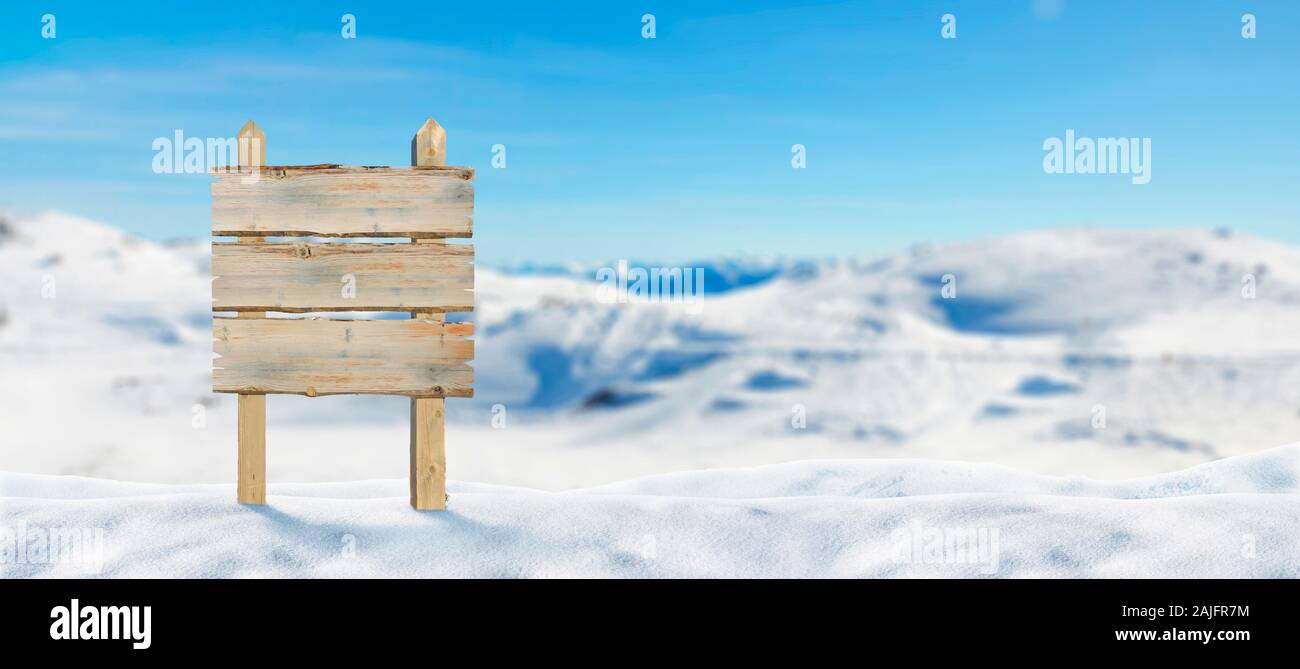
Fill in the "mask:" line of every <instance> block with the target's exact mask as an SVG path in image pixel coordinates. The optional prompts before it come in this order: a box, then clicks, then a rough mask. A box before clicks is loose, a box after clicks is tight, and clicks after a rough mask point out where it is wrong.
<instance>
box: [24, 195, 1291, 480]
mask: <svg viewBox="0 0 1300 669" xmlns="http://www.w3.org/2000/svg"><path fill="white" fill-rule="evenodd" d="M207 259H208V250H207V244H206V242H202V241H200V242H193V243H184V244H173V245H160V244H155V243H152V242H148V241H143V240H138V239H134V238H131V237H129V236H127V235H125V234H123V233H121V232H120V231H116V230H114V229H112V228H109V227H107V226H103V225H101V224H97V223H94V222H92V221H88V220H84V219H79V218H75V217H70V216H66V215H62V214H54V213H51V214H45V215H41V216H36V217H31V218H23V219H10V220H7V221H6V222H5V223H4V225H3V227H0V370H3V371H0V373H2V374H3V375H4V377H5V379H6V381H7V383H6V384H4V385H3V386H0V406H3V407H4V408H3V410H2V411H3V413H0V422H3V430H2V431H0V446H2V448H0V469H4V470H10V471H25V472H34V473H45V474H73V475H85V476H96V477H105V478H117V479H131V480H146V481H162V482H190V481H206V482H225V481H228V480H230V476H231V475H232V472H233V471H234V455H235V453H234V443H235V435H234V432H235V412H234V402H233V398H232V397H229V396H214V395H212V394H211V393H210V392H209V387H210V372H209V370H210V364H211V363H210V360H211V353H210V330H209V327H210V317H211V315H210V313H209V310H208V309H209V306H208V305H209V302H208V300H209V299H210V277H209V275H208V271H207ZM523 269H526V270H527V271H521V272H518V273H505V272H501V271H494V270H491V269H487V268H480V269H479V271H478V277H477V298H476V299H477V301H478V305H479V309H478V311H477V313H476V314H474V315H473V316H472V317H471V319H472V320H474V321H475V322H476V324H477V326H478V334H477V336H476V339H477V340H478V344H477V352H478V359H477V360H476V361H475V362H474V363H473V364H474V367H475V369H476V377H477V378H476V387H477V390H476V396H475V398H474V399H473V400H465V401H456V400H453V401H449V402H448V411H449V428H448V430H449V444H450V448H449V451H448V452H449V468H450V471H451V475H452V477H453V478H461V479H472V480H480V481H490V482H494V483H502V484H511V485H527V486H532V487H540V488H547V489H562V488H570V487H575V486H590V485H597V484H601V483H606V482H610V481H615V480H620V479H626V478H630V477H635V476H641V475H646V474H654V473H664V472H672V471H680V470H687V469H697V468H704V467H725V466H751V465H760V464H766V463H772V462H786V461H793V460H806V459H814V458H879V457H915V458H938V459H948V460H966V461H975V462H993V463H1000V464H1003V465H1009V466H1014V467H1017V468H1021V469H1025V470H1029V471H1036V472H1040V473H1049V474H1085V475H1090V476H1098V477H1127V476H1134V475H1141V474H1150V473H1155V472H1162V471H1172V470H1175V469H1179V468H1184V467H1188V466H1192V465H1194V464H1197V463H1201V462H1206V461H1209V460H1213V459H1216V458H1221V457H1226V456H1232V455H1237V454H1243V453H1249V452H1254V451H1257V450H1260V449H1263V448H1267V447H1270V446H1274V445H1277V444H1283V443H1290V442H1293V441H1296V440H1297V439H1300V340H1297V339H1296V337H1295V332H1297V331H1298V330H1300V250H1297V249H1294V248H1290V247H1287V246H1283V245H1280V244H1275V243H1272V242H1267V241H1263V240H1258V239H1252V238H1248V237H1242V236H1236V235H1232V234H1228V233H1224V232H1202V231H1168V232H1117V231H1100V230H1053V231H1045V232H1033V233H1026V234H1020V235H1014V236H1008V237H1002V238H993V239H986V240H978V241H972V242H966V243H961V244H953V245H948V246H935V247H928V246H920V247H916V248H913V249H909V250H907V251H905V252H902V253H899V254H894V255H890V256H885V257H881V258H871V259H846V260H838V261H819V262H793V261H779V260H772V261H723V262H717V263H711V264H709V265H708V266H707V268H706V269H707V275H708V276H710V277H714V278H712V279H710V281H711V282H712V284H710V281H706V300H705V302H704V305H703V308H702V310H701V311H700V313H696V314H692V313H689V312H688V311H687V310H686V309H684V308H683V305H681V304H640V305H635V304H606V303H602V302H600V301H598V300H597V299H596V292H595V285H594V284H593V283H592V282H591V281H589V280H588V279H587V277H588V276H589V272H590V271H591V268H566V269H563V270H562V271H551V270H545V269H544V268H523ZM1247 275H1249V278H1248V282H1249V283H1250V287H1251V288H1253V290H1254V291H1255V294H1254V295H1255V296H1254V299H1246V298H1244V297H1243V292H1242V291H1243V277H1247ZM953 279H955V285H956V294H955V297H954V299H945V297H944V296H943V294H942V293H941V288H942V287H943V286H944V284H945V281H946V280H947V281H948V282H949V283H951V280H953ZM710 285H712V286H713V289H712V290H711V289H710ZM51 286H53V289H54V290H53V292H52V293H51V292H50V287H51ZM494 407H495V409H494ZM502 409H504V414H502V413H501V412H502ZM502 415H504V418H505V420H504V424H503V423H502V422H500V421H499V420H498V421H497V422H495V423H494V421H493V419H494V417H499V416H502ZM406 416H407V406H406V403H405V401H404V400H402V399H401V398H384V397H360V398H358V397H338V398H316V399H308V398H301V397H282V396H275V397H273V398H271V400H270V403H269V425H268V433H269V462H268V466H269V478H270V480H271V481H272V482H274V481H277V480H279V481H304V480H306V481H311V480H339V479H355V478H387V477H390V476H393V475H394V474H395V473H400V472H404V471H405V470H406V462H405V458H406V430H407V422H406ZM306 443H311V444H312V448H311V449H306V448H304V447H303V446H302V445H303V444H306ZM384 444H388V445H389V447H387V448H385V447H384V446H383V445H384ZM359 452H363V455H361V456H358V453H359Z"/></svg>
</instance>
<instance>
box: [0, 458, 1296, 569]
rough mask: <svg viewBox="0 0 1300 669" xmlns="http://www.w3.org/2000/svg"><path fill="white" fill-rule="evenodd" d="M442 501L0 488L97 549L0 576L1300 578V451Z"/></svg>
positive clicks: (127, 487)
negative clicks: (1132, 470)
mask: <svg viewBox="0 0 1300 669" xmlns="http://www.w3.org/2000/svg"><path fill="white" fill-rule="evenodd" d="M450 491H451V506H450V510H449V511H446V512H420V511H414V510H412V509H410V508H409V507H408V505H407V500H406V482H405V481H402V480H392V481H368V482H356V483H335V484H325V483H314V484H272V485H271V487H270V497H269V504H268V505H267V506H265V507H241V506H239V505H238V504H236V503H235V502H234V489H233V486H230V485H168V484H139V483H121V482H113V481H104V480H96V479H86V478H77V477H53V476H43V475H33V474H3V475H0V528H18V527H22V528H25V531H26V532H27V533H29V534H31V532H32V531H33V530H35V531H36V532H39V531H46V532H48V531H51V530H55V529H59V528H81V529H99V530H102V534H101V535H100V536H102V541H101V543H99V544H97V545H98V546H100V547H101V548H102V551H101V552H98V553H96V554H95V555H96V556H97V557H94V558H88V557H86V555H88V553H83V554H80V556H81V557H80V560H79V561H77V562H61V563H49V562H38V561H34V560H31V559H28V560H26V561H23V560H16V559H14V557H13V556H15V555H17V554H18V553H17V548H16V547H14V545H15V544H14V542H15V541H16V539H15V537H14V535H13V531H12V530H10V534H9V535H8V536H5V535H4V534H3V533H2V532H0V539H2V540H4V541H0V554H2V555H4V556H5V557H4V559H0V569H3V572H0V573H3V575H5V576H10V577H28V576H79V575H99V576H109V577H170V576H175V577H357V576H360V577H424V576H448V577H1067V576H1068V577H1229V578H1236V577H1280V578H1295V577H1297V576H1300V542H1298V541H1297V536H1300V444H1296V445H1292V446H1287V447H1282V448H1275V449H1271V450H1268V451H1264V452H1261V453H1257V454H1253V455H1247V456H1239V457H1235V458H1230V459H1226V460H1220V461H1217V462H1213V463H1210V464H1205V465H1201V466H1197V467H1193V468H1191V469H1188V470H1185V471H1180V472H1175V473H1170V474H1164V475H1159V476H1151V477H1143V478H1136V479H1132V480H1126V481H1109V482H1108V481H1096V480H1091V479H1086V478H1081V477H1066V478H1062V477H1048V476H1042V475H1037V474H1028V473H1023V472H1017V471H1014V470H1011V469H1007V468H1003V467H1000V466H996V465H976V464H968V463H954V462H934V461H919V460H874V461H863V460H822V461H809V462H795V463H787V464H780V465H768V466H763V467H755V468H748V469H728V470H711V471H698V472H686V473H680V474H670V475H661V476H654V477H649V478H643V479H638V480H633V481H627V482H623V483H617V484H612V485H606V486H601V487H597V488H588V489H580V490H572V491H567V492H558V493H557V492H544V491H538V490H530V489H523V488H511V487H505V486H497V485H482V484H472V483H457V482H453V483H452V484H451V486H450ZM20 523H21V525H20ZM936 532H937V533H939V534H937V535H936V534H935V533H936ZM935 536H941V537H943V538H942V539H938V540H936V539H935V538H934V537H935ZM949 537H957V539H955V540H954V539H949ZM961 537H969V539H966V540H965V541H968V543H965V544H963V543H961V541H963V539H961ZM936 541H937V543H936ZM5 542H8V543H9V545H10V546H11V547H10V548H8V549H6V548H5ZM93 543H94V542H88V543H87V546H90V545H92V544H93ZM949 544H951V546H953V547H954V548H962V547H964V549H965V550H964V552H962V551H957V550H953V549H949V548H946V547H945V546H948V545H949ZM6 550H7V551H8V552H5V551H6ZM62 555H67V554H66V553H65V554H62Z"/></svg>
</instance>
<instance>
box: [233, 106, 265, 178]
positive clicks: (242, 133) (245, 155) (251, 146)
mask: <svg viewBox="0 0 1300 669" xmlns="http://www.w3.org/2000/svg"><path fill="white" fill-rule="evenodd" d="M236 138H237V139H238V142H239V166H240V167H260V166H262V165H265V164H266V133H265V132H262V129H261V128H259V127H257V124H256V123H253V119H251V118H250V119H248V123H245V124H244V127H242V128H240V129H239V134H238V135H236Z"/></svg>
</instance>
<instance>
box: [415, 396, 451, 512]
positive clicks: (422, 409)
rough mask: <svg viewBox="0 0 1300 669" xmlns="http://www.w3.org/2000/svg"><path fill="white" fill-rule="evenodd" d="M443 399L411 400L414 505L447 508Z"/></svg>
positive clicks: (427, 507)
mask: <svg viewBox="0 0 1300 669" xmlns="http://www.w3.org/2000/svg"><path fill="white" fill-rule="evenodd" d="M445 402H446V400H444V399H443V398H441V397H412V398H411V506H412V507H414V508H416V509H435V510H442V509H446V508H447V434H446V432H445V429H446V425H445V423H444V417H443V409H444V408H445Z"/></svg>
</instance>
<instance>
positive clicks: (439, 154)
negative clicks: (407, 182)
mask: <svg viewBox="0 0 1300 669" xmlns="http://www.w3.org/2000/svg"><path fill="white" fill-rule="evenodd" d="M446 164H447V133H446V131H444V130H443V129H442V126H440V125H438V122H437V121H435V120H433V119H432V118H430V119H429V120H427V121H425V122H424V125H422V126H420V129H419V131H417V132H416V133H415V137H413V138H411V165H412V166H416V167H419V166H438V165H446ZM411 241H412V242H414V243H416V244H445V243H446V242H445V241H444V240H441V239H413V240H411ZM411 318H422V319H425V320H438V321H440V320H443V314H436V313H413V314H411ZM444 409H446V400H445V399H443V398H441V397H413V398H411V506H413V507H415V508H417V509H437V510H442V509H446V508H447V432H446V429H447V426H446V422H445V416H444Z"/></svg>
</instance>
